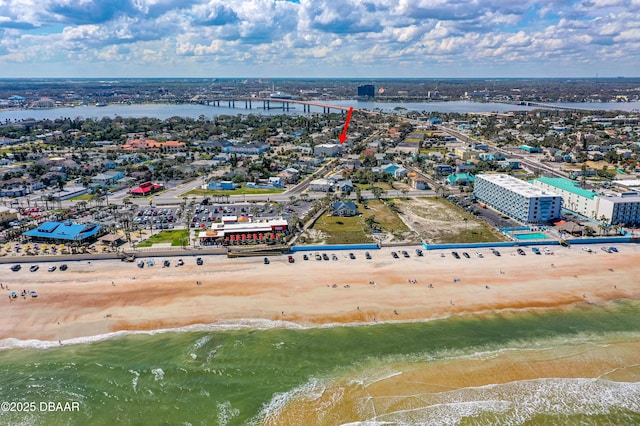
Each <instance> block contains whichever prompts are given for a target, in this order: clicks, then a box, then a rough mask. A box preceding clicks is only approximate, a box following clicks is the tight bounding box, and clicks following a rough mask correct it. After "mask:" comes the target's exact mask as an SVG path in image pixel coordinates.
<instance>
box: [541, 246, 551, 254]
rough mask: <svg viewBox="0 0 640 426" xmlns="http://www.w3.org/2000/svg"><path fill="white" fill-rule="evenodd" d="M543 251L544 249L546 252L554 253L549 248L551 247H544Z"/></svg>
mask: <svg viewBox="0 0 640 426" xmlns="http://www.w3.org/2000/svg"><path fill="white" fill-rule="evenodd" d="M542 251H544V254H553V252H552V251H551V250H549V247H545V248H543V249H542Z"/></svg>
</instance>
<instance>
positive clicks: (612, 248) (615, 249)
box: [609, 247, 618, 253]
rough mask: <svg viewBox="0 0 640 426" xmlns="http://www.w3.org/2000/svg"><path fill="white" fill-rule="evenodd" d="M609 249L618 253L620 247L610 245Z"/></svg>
mask: <svg viewBox="0 0 640 426" xmlns="http://www.w3.org/2000/svg"><path fill="white" fill-rule="evenodd" d="M609 251H612V252H614V253H617V252H618V249H617V248H615V247H609Z"/></svg>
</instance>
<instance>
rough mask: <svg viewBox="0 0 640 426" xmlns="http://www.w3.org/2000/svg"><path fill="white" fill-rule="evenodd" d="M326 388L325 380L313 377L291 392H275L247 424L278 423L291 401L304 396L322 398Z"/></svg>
mask: <svg viewBox="0 0 640 426" xmlns="http://www.w3.org/2000/svg"><path fill="white" fill-rule="evenodd" d="M325 390H326V387H325V385H324V382H323V381H321V380H318V379H316V378H312V379H310V380H309V381H308V382H307V383H305V384H303V385H302V386H300V387H297V388H295V389H292V390H290V391H289V392H278V393H275V394H274V395H273V396H272V398H271V401H269V402H268V403H267V404H264V405H263V406H262V409H261V410H260V412H259V413H258V414H257V415H256V416H255V417H254V418H252V419H251V420H250V421H249V422H247V424H250V425H258V424H265V423H267V424H277V423H278V422H277V419H278V417H279V416H280V415H281V414H282V412H283V410H284V408H285V407H286V406H287V404H289V402H291V401H292V400H294V399H296V398H298V397H302V396H304V398H305V399H307V400H309V399H311V400H315V399H318V398H320V397H321V396H322V394H323V393H324V391H325Z"/></svg>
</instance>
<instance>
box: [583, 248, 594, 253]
mask: <svg viewBox="0 0 640 426" xmlns="http://www.w3.org/2000/svg"><path fill="white" fill-rule="evenodd" d="M582 250H584V251H586V252H587V253H591V252H592V251H593V250H591V249H590V248H589V247H582Z"/></svg>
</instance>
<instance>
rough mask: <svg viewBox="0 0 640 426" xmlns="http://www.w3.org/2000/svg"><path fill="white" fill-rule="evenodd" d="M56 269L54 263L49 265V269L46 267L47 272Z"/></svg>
mask: <svg viewBox="0 0 640 426" xmlns="http://www.w3.org/2000/svg"><path fill="white" fill-rule="evenodd" d="M56 269H57V268H56V266H55V265H53V266H49V269H47V271H49V272H53V271H55V270H56Z"/></svg>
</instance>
